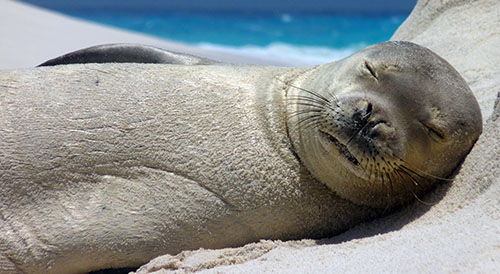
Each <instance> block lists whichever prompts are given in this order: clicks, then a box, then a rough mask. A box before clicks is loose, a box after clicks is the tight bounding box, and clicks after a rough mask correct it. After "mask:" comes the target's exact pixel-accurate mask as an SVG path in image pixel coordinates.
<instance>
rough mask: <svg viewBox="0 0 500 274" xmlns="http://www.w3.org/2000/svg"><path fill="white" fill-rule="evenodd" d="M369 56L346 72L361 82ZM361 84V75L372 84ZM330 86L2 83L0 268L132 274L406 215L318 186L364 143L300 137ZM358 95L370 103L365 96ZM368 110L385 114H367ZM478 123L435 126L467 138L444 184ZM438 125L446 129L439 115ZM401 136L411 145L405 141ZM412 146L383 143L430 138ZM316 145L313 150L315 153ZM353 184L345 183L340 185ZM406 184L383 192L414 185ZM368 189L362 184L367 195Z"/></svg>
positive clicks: (205, 71)
mask: <svg viewBox="0 0 500 274" xmlns="http://www.w3.org/2000/svg"><path fill="white" fill-rule="evenodd" d="M389 44H390V45H392V44H394V43H389ZM406 46H408V45H406ZM406 46H404V45H403V47H406ZM378 47H380V46H378ZM382 47H383V46H382ZM365 54H366V53H365ZM395 54H401V53H398V52H397V51H396V53H395ZM363 56H364V55H361V57H362V58H361V57H360V55H358V57H355V58H352V57H350V58H351V59H349V58H348V59H346V60H343V61H340V62H344V63H346V67H347V66H352V67H353V68H358V65H357V63H358V61H359V60H358V59H359V58H361V59H360V60H364V57H363ZM356 58H357V59H356ZM377 58H379V59H380V58H382V59H383V57H380V56H378V57H377ZM354 63H356V65H355V64H354ZM415 64H417V65H418V61H415ZM362 65H363V66H364V63H362ZM322 68H323V70H322ZM365 68H366V67H365ZM370 68H371V67H369V68H367V69H368V73H375V70H376V68H374V67H373V68H371V70H372V72H370ZM318 70H319V72H318ZM321 70H322V71H321ZM342 71H343V73H345V72H346V71H347V69H345V68H344V70H342ZM314 73H316V74H314ZM352 73H353V74H355V73H357V70H356V71H354V70H353V71H352ZM446 73H448V74H450V73H452V74H453V73H456V72H453V71H452V72H449V71H447V72H446ZM333 74H335V71H332V70H331V68H330V67H328V65H326V66H323V67H316V68H312V69H290V68H270V67H255V66H230V65H221V64H215V65H197V66H186V65H168V64H162V65H158V64H148V65H144V64H142V65H139V64H82V65H67V66H55V67H48V68H38V69H32V70H20V71H4V72H1V73H0V83H1V84H0V151H2V153H1V154H0V172H1V173H0V174H1V177H0V184H1V191H0V217H1V218H0V231H1V232H2V233H1V234H0V267H2V268H3V269H2V270H3V271H7V270H8V269H9V267H11V268H12V269H13V271H14V272H15V271H22V272H29V273H31V272H40V271H43V272H52V273H73V272H86V271H91V270H97V269H104V268H110V267H125V266H135V265H140V264H142V263H144V262H146V261H148V260H150V259H151V258H154V257H155V256H158V255H160V254H165V253H170V254H174V253H177V252H179V251H181V250H187V249H196V248H200V247H204V248H220V247H228V246H237V245H242V244H245V243H248V242H252V241H257V240H259V239H283V240H286V239H298V238H305V237H324V236H328V235H332V234H334V233H338V232H340V231H342V230H345V229H348V228H349V227H351V226H352V225H354V224H356V223H359V222H361V221H363V220H367V219H369V218H373V217H375V216H377V215H378V214H380V213H381V212H382V211H384V210H385V209H387V208H390V207H393V206H395V205H396V204H401V203H400V202H399V201H401V200H404V201H405V202H407V201H408V200H409V198H408V197H407V196H408V195H406V194H404V195H402V194H401V195H400V193H399V192H398V194H397V195H394V197H396V198H394V199H392V200H397V201H398V202H388V201H392V200H391V199H386V198H384V199H385V200H384V199H382V200H383V201H385V202H383V203H377V202H373V200H374V197H375V199H376V198H377V197H376V196H375V195H378V193H377V192H376V191H375V192H370V191H368V193H371V194H366V193H365V194H364V195H372V196H373V197H370V198H367V199H359V196H360V195H359V194H357V193H354V194H353V195H349V194H346V191H344V192H342V191H338V190H336V189H335V181H336V179H333V180H332V179H331V178H330V177H329V176H330V174H331V172H330V171H328V172H326V173H323V172H322V170H325V169H329V168H330V167H331V165H329V164H328V163H327V162H322V161H325V159H329V158H332V157H344V158H346V159H347V160H348V162H350V163H353V162H354V163H355V161H360V162H361V161H362V159H361V158H359V156H357V154H356V153H357V152H356V151H355V150H353V149H352V147H351V142H352V144H356V142H358V144H360V143H359V142H361V141H358V140H356V139H357V138H358V137H356V136H355V135H351V137H349V138H352V140H344V139H343V138H342V137H339V136H337V135H336V134H337V133H336V131H335V130H332V129H329V127H328V125H324V124H322V122H321V123H313V124H311V123H309V124H306V123H305V122H304V121H311V120H310V119H308V118H307V115H309V114H310V113H314V111H315V110H316V107H318V106H320V105H321V104H318V103H317V101H314V100H311V99H310V97H308V96H309V95H310V94H311V91H312V92H314V93H316V92H319V93H320V96H324V97H327V95H328V94H329V93H327V92H325V91H324V90H318V87H321V86H324V87H327V86H329V85H330V83H333V82H331V81H330V79H331V78H330V77H331V75H333ZM405 75H406V74H405ZM404 77H406V76H404ZM404 77H403V81H406V80H407V79H406V78H404ZM454 77H455V76H454ZM304 79H306V80H304ZM307 79H309V80H307ZM353 79H355V78H353ZM308 81H309V82H308ZM309 83H311V84H309ZM321 83H323V84H321ZM337 83H338V82H337ZM353 85H358V87H360V88H363V87H370V86H369V85H368V84H366V83H365V82H362V81H359V82H355V81H352V82H349V83H347V84H346V86H351V87H352V86H353ZM391 85H395V86H397V84H394V82H392V83H391ZM433 85H438V86H439V85H442V84H441V83H440V82H436V83H431V82H430V81H429V86H428V87H426V90H427V89H429V88H431V87H432V86H433ZM458 86H459V87H462V86H463V83H460V84H459V85H458ZM394 89H397V87H395V88H394ZM314 90H316V91H314ZM325 90H327V89H325ZM358 90H361V89H358ZM365 90H366V92H367V93H370V88H367V89H365ZM459 92H462V93H463V94H462V95H463V96H464V98H466V99H463V100H465V101H470V100H471V99H470V98H472V100H473V97H471V95H470V94H469V93H468V92H470V91H468V88H467V87H466V85H465V89H463V88H462V89H461V90H460V91H459ZM321 94H324V95H321ZM331 95H332V94H329V95H328V96H331ZM333 95H334V96H333V97H335V98H337V99H335V102H337V103H338V104H339V105H343V106H342V107H340V108H337V109H336V108H334V107H329V106H328V105H327V104H324V105H323V107H322V108H323V109H324V110H326V112H325V113H326V114H325V115H326V116H324V117H330V116H332V115H333V114H334V113H340V112H342V113H344V114H343V115H344V118H345V119H344V120H345V121H347V120H349V119H350V118H349V117H350V116H353V115H351V114H354V113H356V111H357V110H359V109H360V107H358V104H357V103H356V102H357V101H356V100H354V101H352V103H348V101H343V99H342V98H341V96H340V95H341V92H338V93H337V95H335V94H333ZM333 97H332V98H333ZM369 97H370V96H366V97H363V99H364V100H365V101H366V100H368V99H369ZM375 97H376V96H375ZM305 98H308V99H305ZM435 100H436V99H435V98H434V99H432V100H431V102H434V101H435ZM460 100H461V99H460ZM460 100H458V101H460ZM355 101H356V102H355ZM438 101H439V100H438ZM330 102H331V100H330ZM386 103H387V102H386ZM413 103H414V104H417V103H418V102H413ZM371 104H372V105H374V106H375V107H376V109H380V107H381V106H383V104H381V103H379V102H378V101H377V100H376V99H375V101H374V102H373V103H371ZM474 104H475V105H474ZM435 105H436V106H439V107H442V104H441V103H439V104H435ZM459 105H461V104H459ZM311 106H312V107H314V108H313V109H310V108H309V109H308V108H307V107H311ZM347 106H351V108H349V107H347ZM365 106H367V105H365ZM302 107H306V109H301V108H302ZM452 108H453V109H455V108H456V106H452ZM476 108H477V111H478V107H477V103H475V101H472V103H471V106H470V107H469V109H465V110H456V111H455V110H454V111H455V112H456V113H461V114H460V115H465V116H467V115H468V116H470V118H471V119H470V120H472V121H471V123H468V124H464V125H458V124H457V125H455V124H456V123H454V124H451V123H448V124H446V125H445V126H441V127H444V128H449V129H450V130H449V132H450V133H451V135H449V136H450V137H449V138H451V140H455V139H457V138H462V137H463V136H464V135H463V134H466V135H467V138H468V139H467V140H466V141H464V142H462V143H460V144H462V145H461V146H468V147H465V148H464V149H462V150H461V151H459V152H456V154H460V155H458V156H457V157H455V156H454V157H448V158H449V159H453V160H454V161H456V163H455V164H454V165H453V164H452V165H450V166H452V168H454V167H455V166H456V164H458V161H459V160H460V159H461V158H463V157H464V155H465V153H466V152H467V151H468V149H470V146H472V144H473V142H474V141H475V139H477V136H478V135H479V133H480V131H481V119H480V115H479V116H477V113H476ZM397 109H400V108H397ZM402 109H404V108H402ZM365 112H366V111H365ZM374 113H375V111H374ZM377 113H378V112H377ZM388 113H391V114H390V115H394V113H396V115H397V113H399V112H398V110H391V111H390V112H388ZM440 113H441V117H443V114H446V113H448V112H447V111H446V110H441V112H440ZM365 114H366V113H365ZM303 115H306V116H305V118H300V117H304V116H303ZM328 115H330V116H328ZM390 115H389V116H390ZM362 116H363V117H365V116H366V115H362ZM375 116H376V115H375ZM375 116H373V117H375ZM468 116H467V117H468ZM405 117H406V116H405ZM444 117H446V115H445V116H444ZM467 117H465V118H467ZM478 117H479V118H478ZM304 119H305V120H304ZM352 119H353V120H354V121H356V119H355V118H352ZM402 119H407V118H402ZM450 120H453V119H449V118H447V121H450ZM332 121H335V119H334V118H332ZM339 121H340V120H339ZM384 121H386V122H385V123H386V124H389V123H391V121H392V120H390V117H386V120H384ZM460 121H462V119H460ZM452 122H453V121H452ZM476 123H479V126H471V124H473V125H476ZM340 124H342V125H343V122H342V123H340V122H339V125H340ZM345 124H346V125H347V124H348V123H347V122H346V123H345ZM376 124H380V123H376ZM396 124H397V123H394V124H391V126H392V125H396ZM398 125H399V124H398ZM440 125H441V124H440ZM457 128H459V130H457ZM424 129H425V128H424ZM372 131H373V130H372ZM372 131H371V132H372ZM459 131H460V132H459ZM318 132H321V133H318ZM359 132H362V131H359ZM359 132H358V133H359ZM406 132H411V131H407V130H404V131H403V133H401V134H402V135H403V136H404V135H405V134H406ZM446 132H447V133H446V134H447V136H448V131H446ZM315 134H321V136H319V137H321V138H323V139H319V137H317V136H315ZM324 134H329V136H324ZM440 134H444V133H440ZM453 134H454V135H453ZM460 134H462V135H460ZM333 136H337V137H333ZM353 136H354V137H353ZM332 138H333V139H332ZM370 138H372V139H373V140H374V141H373V143H374V144H375V145H373V146H372V147H371V148H372V149H373V148H377V149H379V150H378V151H379V152H380V151H381V150H380V148H381V147H383V146H384V144H383V143H384V142H386V140H385V139H384V140H382V141H381V140H379V139H377V136H376V134H373V136H371V137H370ZM415 138H416V139H415ZM415 138H413V137H412V138H406V139H405V138H403V137H397V136H395V137H393V138H392V139H391V140H393V141H395V142H404V141H406V140H410V142H415V140H418V139H419V138H424V137H422V136H420V135H418V136H417V137H415ZM365 139H366V138H365ZM388 139H390V138H388ZM311 140H312V142H310V141H311ZM318 140H319V142H321V144H322V145H321V146H323V148H321V149H318V144H316V143H314V142H316V141H318ZM328 140H329V141H328ZM347 141H349V142H347ZM325 142H330V143H328V145H325ZM422 142H424V143H426V142H427V141H422ZM342 143H344V144H342ZM307 146H310V148H311V150H310V151H309V150H308V149H307ZM326 146H328V149H324V147H326ZM358 147H361V150H362V149H363V146H358ZM403 147H405V146H403ZM346 149H347V150H349V151H350V152H346V151H345V150H346ZM402 150H404V149H402ZM311 151H316V152H318V153H320V154H321V155H319V156H321V157H319V156H318V155H312V154H310V153H311ZM463 151H465V152H463ZM405 153H406V150H405ZM401 155H402V156H398V157H406V156H404V155H406V154H404V153H402V154H401ZM431 157H432V155H431ZM417 158H418V157H417ZM456 158H457V159H458V160H456ZM412 159H413V158H411V157H410V158H404V160H405V161H410V162H411V161H412ZM415 159H416V158H415ZM415 161H416V160H415ZM424 162H425V161H424ZM335 164H337V163H335ZM343 164H345V163H343ZM358 164H359V162H358ZM438 164H439V163H438ZM410 165H411V163H410ZM361 166H363V165H361ZM443 166H445V169H447V170H444V171H443V172H442V173H440V174H437V175H436V176H435V177H436V178H438V176H445V175H447V174H449V173H450V172H451V170H450V168H448V163H446V165H443ZM452 168H451V169H452ZM422 169H423V167H422V165H421V164H420V162H418V171H416V172H417V173H418V174H419V175H420V176H422V177H426V176H427V174H428V173H430V172H429V171H425V170H422ZM353 170H355V169H353ZM372 171H373V170H372ZM431 171H432V170H431ZM364 172H365V173H366V172H368V173H369V172H370V170H368V171H364ZM360 174H363V173H360ZM356 176H357V175H355V174H354V173H353V174H349V173H348V172H345V171H343V173H342V174H340V175H339V178H341V179H339V180H338V181H339V182H342V183H345V181H347V182H349V178H353V180H354V178H355V177H356ZM413 176H414V177H416V175H413ZM401 177H403V179H402V180H397V179H396V178H395V177H394V178H392V179H391V183H392V184H395V185H397V184H399V183H400V181H401V183H403V184H404V183H408V181H409V182H410V183H412V184H413V183H415V182H422V181H423V180H422V179H421V178H420V179H419V178H417V179H414V180H409V179H408V178H406V180H404V175H401ZM410 177H411V176H410ZM356 178H357V177H356ZM365 178H366V177H365ZM372 178H375V179H372ZM377 178H380V176H379V177H377V176H375V175H374V176H372V177H368V179H365V182H366V183H367V184H370V183H373V182H375V183H376V182H378V181H377V180H378V179H377ZM318 179H319V180H318ZM323 180H328V181H326V182H325V181H323ZM355 181H356V182H359V179H356V180H355ZM434 181H436V180H435V178H434V177H429V176H427V178H426V179H425V182H427V183H429V184H430V183H435V182H434ZM399 188H401V189H410V190H411V192H412V193H419V192H418V191H416V190H415V189H414V188H405V187H396V189H399ZM332 189H333V190H335V191H338V192H341V195H340V196H342V197H343V198H341V197H340V196H339V195H337V194H336V193H335V192H334V191H332ZM387 189H388V188H387ZM425 189H428V187H425ZM351 191H352V190H351ZM347 192H349V190H347ZM391 194H394V193H392V192H389V191H387V192H386V193H383V194H382V196H384V197H386V196H389V195H391ZM351 196H352V197H354V198H353V199H351V200H350V197H351Z"/></svg>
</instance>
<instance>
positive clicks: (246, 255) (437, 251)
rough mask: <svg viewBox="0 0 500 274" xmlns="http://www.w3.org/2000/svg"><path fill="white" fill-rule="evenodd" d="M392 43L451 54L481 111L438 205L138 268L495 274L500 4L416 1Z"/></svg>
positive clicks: (437, 194)
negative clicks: (478, 127)
mask: <svg viewBox="0 0 500 274" xmlns="http://www.w3.org/2000/svg"><path fill="white" fill-rule="evenodd" d="M470 2H473V3H470ZM393 39H394V40H410V41H415V42H417V43H420V44H422V45H424V46H427V47H429V48H431V49H432V50H434V51H436V52H437V53H438V54H440V55H442V56H443V57H444V58H446V59H447V60H449V61H450V62H451V64H452V65H454V66H455V68H456V69H457V70H458V71H459V72H460V73H461V74H462V75H463V76H464V78H465V79H466V80H467V82H468V83H469V85H470V86H471V89H472V90H473V92H474V93H475V95H476V96H477V97H478V100H479V102H480V105H481V109H482V111H483V118H484V130H483V134H482V136H481V137H480V139H479V141H478V142H477V144H476V145H475V147H474V148H473V150H472V152H471V153H470V154H469V156H468V157H467V159H466V160H465V162H464V164H463V166H462V168H461V170H460V172H459V174H458V175H457V177H456V179H455V180H454V182H453V183H451V184H445V185H443V186H441V187H439V188H438V189H436V190H435V191H433V192H432V193H430V194H429V195H427V196H425V197H424V198H423V200H425V201H427V202H431V203H433V204H434V205H432V206H428V205H425V204H423V203H415V204H414V205H412V206H410V207H408V208H406V209H404V210H401V211H399V212H397V213H395V214H392V215H390V216H387V217H385V218H381V219H378V220H375V221H373V222H370V223H365V224H361V225H359V226H357V227H355V228H353V229H351V230H349V231H347V232H345V233H343V234H341V235H338V236H336V237H333V238H330V239H324V240H320V241H313V240H303V241H290V242H286V243H283V242H280V241H262V242H260V243H256V244H248V245H246V246H244V247H241V248H228V249H222V250H198V251H186V252H182V253H181V254H179V255H177V256H169V255H166V256H162V257H158V258H156V259H154V260H153V261H151V262H150V263H149V264H147V265H145V266H143V267H142V268H141V269H140V270H139V271H138V273H166V272H169V271H173V270H174V271H176V273H183V272H192V271H201V272H203V273H450V272H451V273H456V272H459V273H499V271H500V118H499V117H500V104H498V103H497V106H496V109H495V112H493V110H494V107H493V106H494V104H495V98H497V96H500V93H499V92H500V77H499V76H500V66H498V64H499V63H500V1H498V0H478V1H467V0H444V1H438V0H429V1H426V0H420V1H419V2H418V4H417V6H416V8H415V9H414V11H413V12H412V14H411V16H410V17H409V18H408V19H407V21H406V22H405V23H404V24H403V25H402V26H401V27H400V29H399V30H398V31H397V32H396V34H395V35H394V37H393ZM497 102H498V101H497ZM492 113H493V115H492Z"/></svg>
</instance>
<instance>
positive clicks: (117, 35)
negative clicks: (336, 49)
mask: <svg viewBox="0 0 500 274" xmlns="http://www.w3.org/2000/svg"><path fill="white" fill-rule="evenodd" d="M0 18H2V19H1V20H2V21H3V24H1V25H2V27H0V36H1V37H2V40H3V43H0V70H5V69H18V68H28V67H34V66H36V65H38V64H40V63H42V62H44V61H46V60H49V59H52V58H54V57H57V56H60V55H63V54H66V53H68V52H72V51H75V50H79V49H83V48H86V47H91V46H96V45H100V44H111V43H134V44H145V45H150V46H154V47H159V48H162V49H166V50H170V51H175V52H180V53H188V54H192V55H196V56H200V57H205V58H208V59H213V60H217V61H221V62H227V63H232V64H247V65H274V66H296V65H297V64H296V63H294V62H292V61H286V60H278V59H267V58H266V59H264V58H257V57H254V56H247V55H242V54H236V53H234V52H228V51H224V50H220V49H203V48H199V47H196V46H191V45H187V44H183V43H179V42H174V41H169V40H164V39H161V38H156V37H152V36H149V35H145V34H141V33H137V32H133V31H128V30H122V29H118V28H114V27H110V26H104V25H100V24H97V23H93V22H88V21H84V20H81V19H77V18H73V17H70V16H67V15H64V14H61V13H58V12H56V11H51V10H47V9H44V8H41V7H38V6H33V5H30V4H26V3H22V2H18V1H12V0H3V1H2V9H0ZM7 23H8V24H7ZM298 65H301V64H298Z"/></svg>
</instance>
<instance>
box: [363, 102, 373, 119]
mask: <svg viewBox="0 0 500 274" xmlns="http://www.w3.org/2000/svg"><path fill="white" fill-rule="evenodd" d="M372 111H373V106H372V104H371V103H368V106H367V107H366V114H365V115H363V118H362V119H363V120H365V121H366V120H368V118H370V116H371V115H372Z"/></svg>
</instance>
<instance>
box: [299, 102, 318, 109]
mask: <svg viewBox="0 0 500 274" xmlns="http://www.w3.org/2000/svg"><path fill="white" fill-rule="evenodd" d="M293 104H295V105H300V106H309V107H315V108H318V109H321V106H319V105H315V104H313V103H309V102H305V103H304V102H294V103H293Z"/></svg>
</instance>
